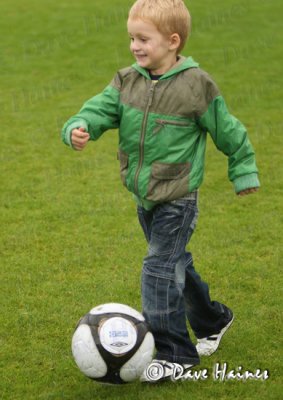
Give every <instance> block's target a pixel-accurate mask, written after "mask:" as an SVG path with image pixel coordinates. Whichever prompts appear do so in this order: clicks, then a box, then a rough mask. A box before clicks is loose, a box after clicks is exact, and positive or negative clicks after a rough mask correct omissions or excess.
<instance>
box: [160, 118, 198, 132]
mask: <svg viewBox="0 0 283 400" xmlns="http://www.w3.org/2000/svg"><path fill="white" fill-rule="evenodd" d="M155 122H156V123H157V124H158V126H157V127H156V128H155V129H154V130H153V134H156V133H158V132H159V131H160V130H161V129H162V128H163V127H164V126H166V125H173V126H184V127H186V126H189V125H190V123H188V122H185V121H173V120H167V119H157V120H156V121H155Z"/></svg>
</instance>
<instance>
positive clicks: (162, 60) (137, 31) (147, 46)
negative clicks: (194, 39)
mask: <svg viewBox="0 0 283 400" xmlns="http://www.w3.org/2000/svg"><path fill="white" fill-rule="evenodd" d="M128 32H129V36H130V39H131V44H130V50H131V52H132V54H133V55H134V57H135V59H136V61H137V63H138V65H139V66H141V67H143V68H146V69H148V70H150V72H151V73H152V74H156V75H162V74H164V73H165V72H167V71H168V70H169V69H171V68H172V67H173V65H174V64H176V58H177V48H178V40H177V41H176V36H178V35H177V34H173V35H171V36H168V37H166V36H164V35H163V34H162V33H160V32H159V31H158V30H157V28H156V26H155V25H154V24H153V23H152V22H150V21H144V20H142V19H139V18H138V19H129V20H128ZM178 37H179V36H178ZM172 38H173V39H172ZM177 39H178V38H177Z"/></svg>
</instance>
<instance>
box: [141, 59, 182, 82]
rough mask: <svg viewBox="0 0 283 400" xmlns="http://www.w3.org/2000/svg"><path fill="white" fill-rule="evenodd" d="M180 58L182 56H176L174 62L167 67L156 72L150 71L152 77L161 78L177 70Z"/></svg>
mask: <svg viewBox="0 0 283 400" xmlns="http://www.w3.org/2000/svg"><path fill="white" fill-rule="evenodd" d="M180 58H181V57H180V56H177V55H176V58H175V59H174V61H172V62H171V63H170V64H169V65H168V66H167V67H164V68H159V69H156V70H148V72H149V74H150V76H159V78H160V77H161V76H162V75H164V74H166V72H168V71H170V70H171V69H172V68H175V67H176V66H177V65H178V63H179V61H180Z"/></svg>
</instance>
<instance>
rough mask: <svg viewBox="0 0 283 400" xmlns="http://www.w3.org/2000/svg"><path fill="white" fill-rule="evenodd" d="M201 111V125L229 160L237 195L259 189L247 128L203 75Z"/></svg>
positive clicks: (231, 176)
mask: <svg viewBox="0 0 283 400" xmlns="http://www.w3.org/2000/svg"><path fill="white" fill-rule="evenodd" d="M201 79H202V82H201V86H202V87H201V91H199V93H203V95H201V94H200V96H201V97H202V96H204V98H203V99H202V100H201V101H199V104H200V105H201V107H200V109H199V110H198V123H199V124H200V126H201V128H202V129H203V130H204V131H208V132H209V133H210V135H211V138H212V140H213V142H214V144H215V146H216V147H217V149H219V150H220V151H222V152H223V153H224V154H225V155H226V156H227V157H228V176H229V179H230V181H231V182H233V184H234V188H235V191H236V193H239V192H241V191H242V190H245V189H249V188H255V187H259V186H260V183H259V179H258V169H257V166H256V161H255V153H254V149H253V147H252V145H251V143H250V141H249V138H248V135H247V130H246V128H245V127H244V125H243V124H242V123H241V122H240V121H239V120H238V119H237V118H235V117H234V116H233V115H231V114H230V113H229V111H228V109H227V106H226V104H225V101H224V99H223V97H222V96H221V95H220V93H219V91H218V89H217V87H216V85H215V83H214V82H213V81H212V79H211V78H210V77H209V76H208V75H207V74H203V76H202V78H201Z"/></svg>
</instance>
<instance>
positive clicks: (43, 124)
mask: <svg viewBox="0 0 283 400" xmlns="http://www.w3.org/2000/svg"><path fill="white" fill-rule="evenodd" d="M186 3H187V4H188V5H189V6H190V10H191V13H192V16H193V21H194V25H193V34H192V36H191V39H190V41H189V43H188V44H187V46H186V49H185V51H184V52H183V53H184V54H187V55H192V56H193V57H194V58H195V59H196V60H197V61H199V62H200V64H201V66H202V68H203V69H205V70H208V71H209V72H210V74H211V75H212V76H213V77H214V78H215V80H216V81H217V83H218V85H219V86H220V88H221V91H222V92H223V94H224V96H225V98H226V99H227V103H228V104H229V107H230V109H231V111H232V112H233V113H234V114H235V115H237V116H238V117H239V118H240V119H241V120H242V121H243V122H244V123H245V124H246V126H247V127H248V130H249V132H250V138H251V140H252V142H253V144H254V147H255V149H256V153H257V161H258V166H259V169H260V179H261V184H262V188H261V190H260V192H259V193H258V194H256V195H254V196H250V197H247V198H243V199H238V198H237V197H236V196H235V195H234V194H233V191H232V187H231V184H230V183H229V182H228V180H227V177H226V175H227V173H226V160H225V157H224V156H223V155H221V154H220V153H219V152H217V151H216V150H215V148H214V146H213V145H212V143H211V141H209V145H208V151H207V170H206V177H205V181H204V184H203V186H202V190H201V197H200V211H201V213H200V219H199V223H198V227H197V230H196V234H195V236H194V237H193V239H192V242H191V249H192V252H193V254H194V257H195V260H196V265H197V266H198V270H199V271H200V273H201V274H202V275H203V278H204V279H205V280H206V281H208V282H209V283H210V286H211V294H212V297H213V298H217V299H219V300H222V301H224V302H226V303H227V304H228V305H230V306H231V307H232V308H233V310H234V312H235V315H236V320H235V324H234V326H233V329H231V331H230V332H229V333H228V334H227V337H225V339H224V340H223V344H222V345H221V348H220V350H219V351H218V352H217V353H216V355H213V356H212V357H211V358H209V359H203V360H202V364H201V367H200V368H202V369H203V368H207V369H208V370H209V372H210V374H211V372H212V369H213V366H214V364H215V363H216V362H227V363H228V364H229V368H231V369H233V368H236V367H237V366H243V368H245V369H250V370H255V369H256V368H261V369H268V370H269V373H270V378H269V379H268V380H267V381H265V382H261V381H258V382H256V381H248V382H246V383H243V382H237V381H230V382H214V381H213V379H208V380H205V381H198V382H184V383H182V384H181V383H180V384H175V385H173V384H165V385H157V386H143V385H140V384H139V383H134V384H132V385H130V386H126V387H114V388H113V387H111V388H109V387H105V386H102V385H99V384H96V383H94V382H92V381H90V380H88V379H87V378H85V377H84V376H83V375H82V374H81V373H80V372H79V370H78V369H77V368H76V367H75V365H74V362H73V360H72V356H71V353H70V342H71V336H72V332H73V329H74V326H75V324H76V321H77V319H78V318H79V317H80V316H81V315H83V314H84V313H86V312H87V311H88V310H89V309H90V308H91V307H93V306H94V305H97V304H100V303H104V302H109V301H117V302H123V303H127V304H129V305H131V306H133V307H135V308H137V309H140V308H141V306H140V304H141V300H140V290H139V288H140V269H141V262H142V258H143V255H144V253H145V243H144V240H143V237H142V232H141V230H140V228H139V226H138V223H137V219H136V215H135V206H134V203H133V201H132V198H131V195H129V194H127V192H126V191H125V190H124V189H123V187H122V185H121V184H120V181H119V174H118V165H117V160H116V149H117V142H118V139H117V134H116V132H108V133H106V134H105V135H104V136H103V138H101V140H100V141H98V142H97V143H95V144H92V145H90V146H89V147H88V148H87V149H86V150H85V151H84V152H83V153H76V152H73V151H71V150H70V149H68V148H67V147H66V146H64V145H63V144H62V143H61V141H60V137H59V132H60V129H61V126H62V124H63V122H64V121H65V120H66V119H67V118H68V117H69V116H70V115H72V114H73V113H75V112H76V111H77V110H78V109H79V108H80V106H81V104H82V103H83V101H85V100H86V99H87V98H89V97H91V96H92V95H94V94H96V93H98V92H99V91H100V90H101V89H102V88H103V87H104V86H105V85H106V84H107V83H108V82H109V81H110V80H111V79H112V77H113V75H114V73H115V72H116V70H117V69H118V68H120V67H123V66H126V65H129V64H130V63H132V58H131V55H130V54H129V51H128V39H127V33H126V30H125V21H126V13H127V9H128V6H129V5H130V4H131V2H130V1H127V0H112V1H111V6H110V5H108V4H107V6H106V5H105V2H103V1H100V0H97V1H95V2H89V1H86V0H81V1H80V2H77V1H74V0H69V1H68V2H67V1H66V0H62V1H60V2H57V1H55V0H46V1H43V2H38V1H35V0H21V1H20V0H10V1H9V2H6V3H4V2H2V3H1V5H0V13H1V15H2V19H1V25H0V33H1V43H0V51H1V52H0V54H1V76H0V87H1V96H0V113H1V128H2V129H1V130H2V132H1V146H0V159H1V192H0V220H1V228H2V229H1V233H0V240H1V241H0V243H1V244H0V255H1V259H0V263H1V269H0V280H1V293H0V296H1V297H0V304H1V313H0V327H1V328H0V346H1V358H0V367H1V380H0V393H1V395H0V397H1V399H3V400H8V399H9V400H10V399H11V400H18V399H21V400H23V399H25V400H26V399H27V400H33V399H34V400H39V399H42V400H51V399H52V400H55V399H56V400H67V399H68V400H71V399H76V400H87V399H93V398H95V399H104V398H108V399H112V398H113V399H114V398H115V399H127V400H128V399H129V400H131V399H147V400H150V399H155V400H156V399H163V398H169V399H170V398H187V397H188V396H189V397H190V398H191V399H196V400H197V399H203V398H206V399H215V398H217V399H219V400H225V399H248V400H250V399H258V398H264V399H279V398H281V397H280V395H281V393H282V386H281V387H280V372H281V371H280V367H282V364H281V363H280V356H281V359H282V350H281V349H282V342H280V339H281V336H282V332H281V328H282V324H281V320H280V311H281V309H282V301H281V297H280V294H281V293H280V290H281V287H282V278H281V274H280V261H281V259H282V198H281V196H282V172H283V171H282V127H283V126H282V110H281V108H282V104H281V103H282V53H281V47H280V44H281V37H282V23H281V18H280V16H281V14H282V11H283V5H282V2H281V1H280V0H270V1H268V2H258V1H256V0H248V1H245V2H244V1H241V0H226V1H224V0H215V1H214V2H213V7H209V8H208V7H207V4H208V2H207V1H204V0H203V1H198V2H193V1H192V2H186Z"/></svg>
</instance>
